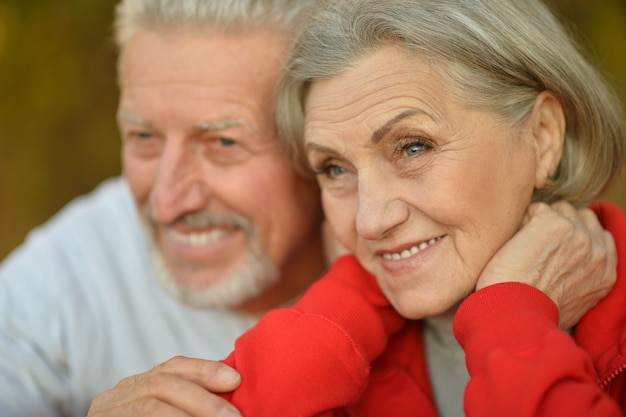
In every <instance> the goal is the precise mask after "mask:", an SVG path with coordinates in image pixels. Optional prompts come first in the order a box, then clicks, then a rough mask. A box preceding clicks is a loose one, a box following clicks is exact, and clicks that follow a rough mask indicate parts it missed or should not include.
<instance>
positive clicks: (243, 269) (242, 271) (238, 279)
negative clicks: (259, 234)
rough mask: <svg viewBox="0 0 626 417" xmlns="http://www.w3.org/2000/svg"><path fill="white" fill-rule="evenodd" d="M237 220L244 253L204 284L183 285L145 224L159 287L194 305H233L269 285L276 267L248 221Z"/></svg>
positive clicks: (185, 302) (204, 306) (247, 299)
mask: <svg viewBox="0 0 626 417" xmlns="http://www.w3.org/2000/svg"><path fill="white" fill-rule="evenodd" d="M148 218H150V216H148ZM238 221H239V222H243V223H245V226H244V227H243V229H244V230H245V232H246V235H247V237H248V239H247V241H248V250H247V252H246V253H245V254H244V255H243V256H242V258H241V260H239V262H238V263H237V264H236V265H234V266H233V268H231V269H230V270H229V271H227V272H226V273H225V274H223V275H222V276H221V277H211V278H210V279H209V280H207V281H208V283H207V284H204V285H197V284H196V285H192V284H185V283H183V282H181V281H180V280H178V279H176V277H174V276H173V275H172V273H171V272H170V271H169V269H168V268H167V265H166V263H165V261H164V259H163V256H162V255H161V253H160V252H159V249H158V248H157V246H156V244H155V241H154V237H153V234H152V232H151V227H150V225H146V229H147V232H148V240H149V242H150V252H151V258H152V264H153V267H154V272H155V275H156V279H157V281H158V283H159V284H160V286H161V287H162V288H163V289H164V290H165V291H166V292H167V293H168V294H169V295H171V296H172V297H173V298H174V299H176V300H178V301H180V302H181V303H183V304H186V305H189V306H191V307H197V308H233V307H237V306H240V305H241V304H243V303H245V302H246V301H249V300H251V299H253V298H255V297H256V296H258V295H260V294H261V293H263V292H264V291H266V290H267V289H269V288H270V287H272V286H273V285H274V284H275V283H276V281H278V278H279V276H280V273H279V270H278V268H277V267H276V265H275V264H274V263H273V262H272V261H271V259H270V258H269V256H267V255H266V254H265V253H264V252H263V250H262V249H261V247H260V245H259V243H258V240H257V239H256V236H255V234H254V232H253V230H251V229H252V227H251V225H250V222H249V221H248V220H247V219H242V218H239V219H238ZM190 267H191V268H193V266H190Z"/></svg>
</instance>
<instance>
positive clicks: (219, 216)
mask: <svg viewBox="0 0 626 417" xmlns="http://www.w3.org/2000/svg"><path fill="white" fill-rule="evenodd" d="M285 41H286V40H285V39H284V36H282V35H280V34H276V33H270V32H260V33H255V34H247V35H245V34H242V35H225V34H211V35H200V34H190V33H181V32H164V33H159V34H157V33H155V32H149V31H144V32H139V33H138V34H137V35H135V36H134V37H133V38H132V40H131V41H130V42H129V44H128V45H127V47H126V49H125V50H124V52H123V55H122V56H121V67H120V83H121V95H120V103H119V111H118V122H119V126H120V131H121V135H122V140H123V166H124V174H125V176H126V178H127V180H128V183H129V184H130V188H131V190H132V193H133V195H134V198H135V200H136V204H137V207H138V210H139V212H140V214H141V216H142V217H143V219H144V220H145V223H146V225H147V226H148V227H149V228H150V230H151V232H152V237H153V241H154V244H155V247H156V248H157V249H158V251H157V254H158V255H157V258H158V261H159V262H160V263H161V264H162V265H163V266H164V268H163V272H165V271H166V272H167V274H165V275H166V276H167V278H166V279H165V283H166V287H170V289H171V292H172V293H174V294H176V295H178V296H179V297H180V298H182V299H183V300H184V301H187V302H190V303H192V304H195V305H199V306H240V305H242V304H245V302H247V301H250V299H251V298H254V297H255V296H257V295H258V294H260V293H263V294H264V296H266V298H267V302H268V303H270V305H268V306H263V305H262V304H263V302H261V304H259V305H258V306H257V307H260V308H266V307H272V305H271V303H275V302H281V301H284V299H285V298H288V297H291V296H293V295H294V292H298V291H301V290H303V289H304V288H306V286H307V285H308V283H310V281H311V280H312V279H313V278H314V277H315V276H316V275H317V274H318V273H319V272H320V270H321V268H322V264H321V255H320V253H321V251H320V244H319V218H320V208H319V193H318V190H317V187H316V185H315V184H314V183H313V182H312V181H309V180H304V179H303V178H301V177H299V176H297V175H296V173H295V171H294V170H293V168H292V166H291V164H290V162H289V160H288V158H287V157H286V155H285V154H284V153H283V151H282V149H281V147H280V145H279V142H278V140H277V137H276V127H275V123H274V87H275V84H276V82H277V79H278V76H279V72H280V64H281V59H282V57H283V55H284V53H285V51H286V42H285ZM159 255H160V256H159ZM318 263H319V265H317V264H318ZM313 265H315V267H313V268H312V266H313ZM299 269H305V270H306V271H299ZM288 274H289V275H291V276H292V278H290V280H291V279H294V280H298V279H299V280H301V284H298V283H297V282H292V283H290V284H289V285H281V283H280V282H276V280H277V279H278V277H279V276H283V275H288ZM283 281H284V280H283ZM220 288H221V289H220ZM225 288H226V289H225ZM269 288H271V289H270V290H269V292H268V289H269ZM272 293H273V294H272ZM267 294H270V295H267ZM190 297H191V298H190Z"/></svg>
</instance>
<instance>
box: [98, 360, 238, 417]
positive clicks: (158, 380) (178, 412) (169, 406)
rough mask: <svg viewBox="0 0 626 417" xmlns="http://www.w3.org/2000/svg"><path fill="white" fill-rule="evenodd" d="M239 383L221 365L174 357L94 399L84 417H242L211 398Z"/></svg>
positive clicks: (226, 405) (215, 397) (235, 375)
mask: <svg viewBox="0 0 626 417" xmlns="http://www.w3.org/2000/svg"><path fill="white" fill-rule="evenodd" d="M240 382H241V377H240V376H239V374H238V373H237V372H236V371H234V370H233V369H231V368H229V367H228V366H226V365H224V364H222V363H220V362H216V361H209V360H203V359H192V358H185V357H175V358H173V359H170V360H169V361H167V362H164V363H162V364H160V365H158V366H156V367H154V368H152V369H151V370H149V371H148V372H145V373H143V374H139V375H133V376H130V377H128V378H125V379H123V380H121V381H120V382H119V383H118V384H117V385H116V386H115V387H114V388H113V389H110V390H108V391H105V392H103V393H102V394H100V395H99V396H97V397H96V398H95V399H94V401H93V402H92V403H91V408H90V409H89V413H88V415H87V417H135V416H142V417H158V416H163V417H183V416H184V417H218V416H219V417H236V416H241V414H240V413H239V412H238V411H237V410H236V409H235V407H234V406H233V405H231V404H230V403H229V402H228V401H226V400H224V399H222V398H220V397H219V396H217V395H215V394H212V392H228V391H232V390H233V389H235V388H237V387H238V386H239V384H240Z"/></svg>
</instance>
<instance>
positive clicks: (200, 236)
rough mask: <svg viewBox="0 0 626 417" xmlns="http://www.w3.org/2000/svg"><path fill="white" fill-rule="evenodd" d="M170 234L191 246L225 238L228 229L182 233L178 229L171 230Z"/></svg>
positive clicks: (176, 239)
mask: <svg viewBox="0 0 626 417" xmlns="http://www.w3.org/2000/svg"><path fill="white" fill-rule="evenodd" d="M170 236H171V237H172V240H174V241H176V242H180V243H184V244H186V245H190V246H201V245H206V244H207V243H213V242H217V241H218V240H221V239H223V238H224V237H225V236H226V231H225V230H223V229H215V230H211V231H209V232H190V233H180V232H177V231H176V230H172V231H170Z"/></svg>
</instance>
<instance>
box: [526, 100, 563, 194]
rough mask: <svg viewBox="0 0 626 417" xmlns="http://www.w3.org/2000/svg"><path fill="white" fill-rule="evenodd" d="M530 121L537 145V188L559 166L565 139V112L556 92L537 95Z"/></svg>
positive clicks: (530, 127) (543, 183)
mask: <svg viewBox="0 0 626 417" xmlns="http://www.w3.org/2000/svg"><path fill="white" fill-rule="evenodd" d="M528 123H530V125H529V126H528V127H529V130H530V132H532V138H533V140H534V146H535V158H536V160H535V165H536V172H535V188H536V189H540V188H543V187H544V186H545V184H546V181H547V179H548V178H549V177H550V176H551V175H552V174H554V172H555V171H556V169H557V167H558V166H559V162H560V161H561V155H562V153H563V141H564V140H565V113H564V112H563V106H562V105H561V102H560V101H559V99H558V98H557V97H556V95H554V93H552V92H550V91H543V92H541V93H540V94H539V95H538V96H537V99H536V100H535V106H534V108H533V112H532V115H531V116H530V119H529V120H528Z"/></svg>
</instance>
